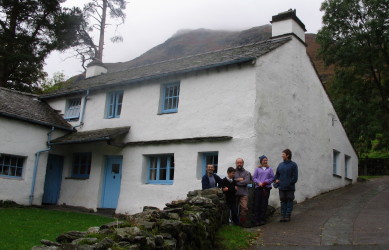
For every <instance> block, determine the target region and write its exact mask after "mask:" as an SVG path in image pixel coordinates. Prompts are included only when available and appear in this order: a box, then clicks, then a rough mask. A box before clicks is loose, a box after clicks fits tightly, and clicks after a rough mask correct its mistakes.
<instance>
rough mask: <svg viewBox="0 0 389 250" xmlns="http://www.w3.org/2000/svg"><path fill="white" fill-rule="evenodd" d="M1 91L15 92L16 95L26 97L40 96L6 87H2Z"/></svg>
mask: <svg viewBox="0 0 389 250" xmlns="http://www.w3.org/2000/svg"><path fill="white" fill-rule="evenodd" d="M0 90H5V91H9V92H13V93H15V94H20V95H25V96H33V97H38V96H39V95H37V94H33V93H27V92H23V91H19V90H14V89H8V88H4V87H0Z"/></svg>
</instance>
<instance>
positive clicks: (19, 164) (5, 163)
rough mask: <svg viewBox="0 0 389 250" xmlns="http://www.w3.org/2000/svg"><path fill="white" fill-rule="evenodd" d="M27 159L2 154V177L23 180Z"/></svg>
mask: <svg viewBox="0 0 389 250" xmlns="http://www.w3.org/2000/svg"><path fill="white" fill-rule="evenodd" d="M24 159H25V157H22V156H15V155H6V154H0V176H6V177H16V178H21V177H22V173H23V163H24Z"/></svg>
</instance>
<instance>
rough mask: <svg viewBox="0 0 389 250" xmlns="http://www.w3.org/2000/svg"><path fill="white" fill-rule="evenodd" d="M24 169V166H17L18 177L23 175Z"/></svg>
mask: <svg viewBox="0 0 389 250" xmlns="http://www.w3.org/2000/svg"><path fill="white" fill-rule="evenodd" d="M22 171H23V169H22V168H17V169H16V176H18V177H20V176H22Z"/></svg>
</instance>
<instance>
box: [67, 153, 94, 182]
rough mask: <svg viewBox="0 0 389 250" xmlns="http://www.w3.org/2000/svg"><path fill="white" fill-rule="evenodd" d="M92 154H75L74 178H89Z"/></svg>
mask: <svg viewBox="0 0 389 250" xmlns="http://www.w3.org/2000/svg"><path fill="white" fill-rule="evenodd" d="M91 161H92V153H90V152H86V153H75V154H74V155H73V166H72V178H80V179H83V178H89V174H90V168H91Z"/></svg>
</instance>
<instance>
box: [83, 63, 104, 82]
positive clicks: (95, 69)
mask: <svg viewBox="0 0 389 250" xmlns="http://www.w3.org/2000/svg"><path fill="white" fill-rule="evenodd" d="M105 73H107V68H106V67H105V65H104V63H103V62H102V61H100V60H99V59H94V60H93V61H92V62H90V63H89V64H88V65H87V66H86V74H85V78H89V77H92V76H98V75H101V74H105Z"/></svg>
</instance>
